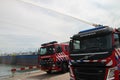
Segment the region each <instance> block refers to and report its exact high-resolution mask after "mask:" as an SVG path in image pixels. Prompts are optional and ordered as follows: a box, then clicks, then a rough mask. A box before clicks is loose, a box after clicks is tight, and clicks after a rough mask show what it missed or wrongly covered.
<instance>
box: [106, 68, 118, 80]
mask: <svg viewBox="0 0 120 80" xmlns="http://www.w3.org/2000/svg"><path fill="white" fill-rule="evenodd" d="M116 70H117V67H114V68H110V69H109V70H108V76H107V80H114V78H115V77H114V75H115V74H114V73H115V71H116Z"/></svg>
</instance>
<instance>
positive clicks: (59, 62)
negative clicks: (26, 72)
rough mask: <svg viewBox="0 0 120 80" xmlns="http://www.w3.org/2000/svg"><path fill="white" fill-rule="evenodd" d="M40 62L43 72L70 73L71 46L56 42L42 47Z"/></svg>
mask: <svg viewBox="0 0 120 80" xmlns="http://www.w3.org/2000/svg"><path fill="white" fill-rule="evenodd" d="M38 61H39V64H40V67H41V70H43V71H46V72H47V73H51V72H52V71H62V72H67V71H68V62H69V45H68V43H57V42H56V41H53V42H49V43H45V44H42V45H41V48H40V50H39V57H38Z"/></svg>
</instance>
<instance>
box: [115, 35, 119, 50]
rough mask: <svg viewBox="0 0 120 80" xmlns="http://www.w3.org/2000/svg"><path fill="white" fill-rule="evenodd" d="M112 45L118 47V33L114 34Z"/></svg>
mask: <svg viewBox="0 0 120 80" xmlns="http://www.w3.org/2000/svg"><path fill="white" fill-rule="evenodd" d="M114 45H115V47H116V48H119V47H120V38H119V35H118V34H114Z"/></svg>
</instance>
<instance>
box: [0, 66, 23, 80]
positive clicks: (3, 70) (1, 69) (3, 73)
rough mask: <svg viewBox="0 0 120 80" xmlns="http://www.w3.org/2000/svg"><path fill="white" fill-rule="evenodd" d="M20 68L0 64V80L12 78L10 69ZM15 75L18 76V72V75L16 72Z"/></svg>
mask: <svg viewBox="0 0 120 80" xmlns="http://www.w3.org/2000/svg"><path fill="white" fill-rule="evenodd" d="M20 67H22V66H15V65H6V64H0V80H2V78H5V77H9V76H12V72H11V69H12V68H20ZM16 74H20V72H19V73H18V72H17V73H16Z"/></svg>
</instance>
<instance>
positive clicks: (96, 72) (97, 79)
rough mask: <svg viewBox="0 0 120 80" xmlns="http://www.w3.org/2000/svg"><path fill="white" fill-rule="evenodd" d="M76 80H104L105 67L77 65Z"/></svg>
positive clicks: (75, 70)
mask: <svg viewBox="0 0 120 80" xmlns="http://www.w3.org/2000/svg"><path fill="white" fill-rule="evenodd" d="M74 74H75V77H76V80H104V77H105V68H102V67H89V66H88V67H75V68H74Z"/></svg>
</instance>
